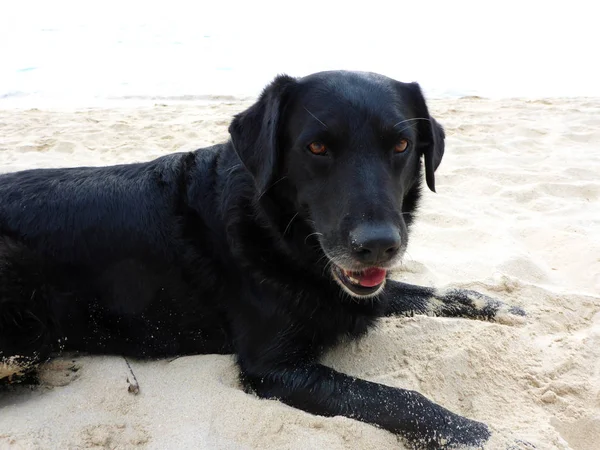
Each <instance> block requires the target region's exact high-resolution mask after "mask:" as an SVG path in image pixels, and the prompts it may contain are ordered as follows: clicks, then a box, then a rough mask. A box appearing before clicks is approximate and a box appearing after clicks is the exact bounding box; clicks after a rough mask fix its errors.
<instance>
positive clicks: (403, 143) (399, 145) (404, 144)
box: [394, 139, 408, 153]
mask: <svg viewBox="0 0 600 450" xmlns="http://www.w3.org/2000/svg"><path fill="white" fill-rule="evenodd" d="M407 148H408V141H407V140H406V139H400V140H399V141H398V142H396V145H395V146H394V151H395V152H396V153H402V152H403V151H405V150H406V149H407Z"/></svg>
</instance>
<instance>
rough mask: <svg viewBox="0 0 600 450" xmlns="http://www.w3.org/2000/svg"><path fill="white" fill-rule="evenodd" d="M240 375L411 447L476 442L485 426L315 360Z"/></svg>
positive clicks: (270, 393) (265, 390)
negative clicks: (396, 436) (405, 441)
mask: <svg viewBox="0 0 600 450" xmlns="http://www.w3.org/2000/svg"><path fill="white" fill-rule="evenodd" d="M242 380H243V382H244V385H245V386H246V387H249V388H252V389H253V390H254V391H255V392H256V393H257V394H258V395H259V396H260V397H263V398H276V399H279V400H281V401H283V402H284V403H286V404H288V405H290V406H293V407H296V408H299V409H302V410H304V411H307V412H309V413H312V414H317V415H322V416H337V415H342V416H345V417H350V418H353V419H356V420H360V421H362V422H366V423H370V424H373V425H376V426H378V427H381V428H384V429H386V430H389V431H391V432H393V433H396V434H399V435H401V436H403V437H405V438H406V439H408V440H410V442H411V444H412V445H413V446H415V447H416V448H429V449H436V448H452V447H456V446H465V445H481V444H483V443H484V442H485V441H486V440H487V439H488V437H489V436H490V432H489V430H488V428H487V426H486V425H484V424H482V423H480V422H475V421H473V420H470V419H467V418H465V417H462V416H459V415H457V414H454V413H452V412H451V411H449V410H447V409H445V408H443V407H441V406H439V405H437V404H435V403H433V402H431V401H430V400H428V399H427V398H425V397H424V396H423V395H421V394H419V393H417V392H414V391H409V390H405V389H398V388H393V387H390V386H385V385H382V384H377V383H373V382H369V381H365V380H361V379H357V378H353V377H350V376H348V375H344V374H342V373H339V372H336V371H335V370H333V369H331V368H329V367H325V366H323V365H319V364H309V365H303V366H299V367H293V366H287V367H286V366H280V367H278V368H277V369H272V370H271V371H268V372H264V371H262V370H261V371H260V372H256V371H253V370H252V369H248V368H244V367H242Z"/></svg>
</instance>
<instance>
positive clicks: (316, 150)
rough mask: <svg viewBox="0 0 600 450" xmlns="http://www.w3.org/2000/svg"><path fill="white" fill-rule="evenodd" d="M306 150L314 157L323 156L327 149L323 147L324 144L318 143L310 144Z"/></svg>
mask: <svg viewBox="0 0 600 450" xmlns="http://www.w3.org/2000/svg"><path fill="white" fill-rule="evenodd" d="M308 149H309V150H310V151H311V153H313V154H315V155H323V154H325V152H327V147H325V144H323V143H322V142H318V141H316V142H313V143H312V144H310V145H309V146H308Z"/></svg>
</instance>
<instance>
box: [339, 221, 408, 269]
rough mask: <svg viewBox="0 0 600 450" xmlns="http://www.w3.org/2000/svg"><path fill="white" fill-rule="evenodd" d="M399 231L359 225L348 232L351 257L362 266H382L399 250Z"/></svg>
mask: <svg viewBox="0 0 600 450" xmlns="http://www.w3.org/2000/svg"><path fill="white" fill-rule="evenodd" d="M400 244H401V238H400V230H398V228H397V227H395V226H389V225H359V226H358V227H356V228H355V229H354V230H352V231H351V232H350V247H351V249H352V255H353V256H354V257H355V258H356V259H357V260H358V261H360V262H362V263H364V264H371V265H377V264H383V263H386V262H388V261H390V260H391V259H392V258H393V257H394V256H396V255H397V254H398V251H399V250H400Z"/></svg>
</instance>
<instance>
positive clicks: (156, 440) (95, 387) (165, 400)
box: [0, 98, 600, 450]
mask: <svg viewBox="0 0 600 450" xmlns="http://www.w3.org/2000/svg"><path fill="white" fill-rule="evenodd" d="M247 105H248V103H247V102H235V101H231V102H228V103H213V104H210V103H207V104H205V105H189V104H188V105H184V104H180V105H153V106H142V107H137V108H133V107H128V108H126V107H119V108H112V109H79V110H73V109H71V110H67V109H54V110H36V109H31V110H14V109H13V110H4V111H0V168H1V170H2V171H4V172H6V171H14V170H19V169H26V168H31V167H59V166H73V165H103V164H111V163H120V162H130V161H143V160H148V159H151V158H154V157H157V156H159V155H163V154H166V153H170V152H173V151H178V150H191V149H194V148H197V147H202V146H206V145H209V144H212V143H215V142H219V141H222V140H224V139H226V137H227V131H226V130H227V125H228V122H229V120H230V118H231V116H232V114H234V113H235V112H237V111H240V110H241V109H243V108H244V107H245V106H247ZM430 105H431V109H432V112H433V115H434V116H436V117H437V118H438V119H439V120H440V121H441V122H442V123H443V124H444V125H445V127H446V130H447V134H448V139H447V151H446V155H445V158H444V160H443V161H442V165H441V166H440V169H439V170H438V173H437V175H436V186H437V190H438V193H437V194H433V193H430V192H426V193H425V195H424V202H423V205H422V208H421V213H420V216H419V219H418V221H417V223H416V226H415V227H414V234H413V236H412V241H411V243H410V245H409V249H408V254H407V257H406V261H405V264H404V266H403V267H402V269H401V270H399V271H398V272H397V273H396V274H395V276H396V277H397V278H398V279H402V280H407V281H410V282H415V283H421V284H425V285H433V286H437V287H448V286H461V287H467V288H472V289H477V290H480V291H482V292H485V293H487V294H490V295H493V296H495V297H497V298H499V299H502V300H504V301H506V302H508V303H511V304H515V305H519V306H522V307H523V308H525V309H526V310H527V311H528V313H529V316H528V318H527V321H526V323H525V324H522V325H515V326H506V325H499V324H493V323H486V322H477V321H469V320H459V319H445V318H434V317H425V316H417V317H413V318H391V319H386V320H383V321H382V322H381V324H380V326H379V327H378V328H377V329H376V330H373V332H371V333H370V335H369V336H368V337H366V338H365V339H364V340H362V341H360V342H356V343H351V344H347V345H344V346H341V347H340V348H338V349H336V350H335V351H333V352H331V353H330V354H328V355H326V357H325V358H324V361H325V363H326V364H329V365H331V366H333V367H335V368H336V369H338V370H342V371H345V372H347V373H350V374H353V375H357V376H360V377H364V378H366V379H369V380H374V381H377V382H381V383H385V384H389V385H392V386H398V387H403V388H410V389H416V390H418V391H420V392H422V393H423V394H425V395H427V396H428V397H430V398H431V399H433V400H435V401H437V402H439V403H441V404H443V405H444V406H446V407H448V408H450V409H452V410H454V411H456V412H458V413H461V414H464V415H467V416H469V417H472V418H475V419H478V420H481V421H484V422H486V423H488V424H489V425H490V426H491V427H492V429H493V430H494V431H495V433H494V437H493V439H492V441H491V442H490V444H489V445H488V446H487V447H486V448H490V449H507V448H515V449H516V448H523V449H530V448H537V449H555V448H556V449H577V450H586V449H590V450H591V449H597V448H600V447H599V446H600V99H586V98H580V99H551V100H550V99H545V100H538V101H531V100H530V101H527V100H520V99H505V100H486V99H480V98H463V99H460V100H436V101H431V102H430ZM129 363H130V365H131V368H132V371H133V373H134V374H135V377H136V379H137V381H138V382H139V388H140V391H139V393H138V394H137V395H134V394H132V393H130V392H128V386H129V382H128V380H129V381H132V378H133V377H132V374H131V371H130V370H129V368H128V366H127V363H126V361H125V360H124V359H123V358H120V357H76V358H72V359H68V358H63V359H60V360H57V361H55V362H54V363H51V364H49V365H48V366H46V367H45V369H44V370H43V371H42V386H41V387H39V388H35V389H30V388H24V387H17V388H13V389H11V390H10V391H9V392H4V393H0V448H16V449H31V448H57V449H76V448H107V449H108V448H111V449H112V448H119V449H120V448H148V449H165V448H195V449H207V448H227V449H280V448H281V449H307V448H314V449H346V448H356V449H373V448H403V444H402V442H401V441H399V440H398V439H397V438H396V437H395V436H394V435H392V434H390V433H388V432H386V431H383V430H379V429H376V428H374V427H372V426H369V425H365V424H361V423H358V422H355V421H353V420H350V419H346V418H341V417H335V418H322V417H316V416H312V415H309V414H306V413H304V412H301V411H298V410H295V409H293V408H290V407H287V406H285V405H283V404H281V403H279V402H276V401H266V400H259V399H258V398H256V397H254V396H252V395H247V394H245V393H243V392H242V391H241V389H240V386H239V384H238V381H237V378H236V374H237V372H236V368H235V365H234V364H233V360H232V358H231V357H229V356H215V355H207V356H193V357H185V358H178V359H175V360H170V361H169V360H161V361H154V362H140V361H133V360H131V361H129Z"/></svg>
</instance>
